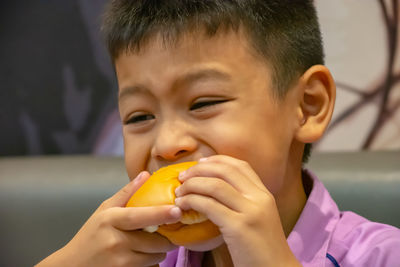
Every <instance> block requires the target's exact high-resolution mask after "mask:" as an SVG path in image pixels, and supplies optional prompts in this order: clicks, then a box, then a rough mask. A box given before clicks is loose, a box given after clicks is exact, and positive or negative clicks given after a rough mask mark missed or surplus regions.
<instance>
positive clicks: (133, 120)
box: [125, 114, 155, 124]
mask: <svg viewBox="0 0 400 267" xmlns="http://www.w3.org/2000/svg"><path fill="white" fill-rule="evenodd" d="M154 119H155V116H154V115H153V114H140V115H135V116H132V117H130V118H129V119H128V120H127V121H125V124H133V123H140V122H145V121H149V120H154Z"/></svg>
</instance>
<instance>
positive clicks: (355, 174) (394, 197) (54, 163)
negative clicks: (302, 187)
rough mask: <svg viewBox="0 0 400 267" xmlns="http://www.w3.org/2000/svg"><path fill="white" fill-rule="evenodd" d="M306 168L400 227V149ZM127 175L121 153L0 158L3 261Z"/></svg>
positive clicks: (43, 247)
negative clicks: (399, 206)
mask: <svg viewBox="0 0 400 267" xmlns="http://www.w3.org/2000/svg"><path fill="white" fill-rule="evenodd" d="M307 168H309V169H311V170H312V171H313V172H314V173H316V174H317V175H318V176H319V178H320V179H321V180H322V181H323V182H324V184H325V185H326V187H327V188H328V190H329V191H330V192H331V195H332V196H333V198H334V199H335V200H336V202H337V203H338V205H339V207H340V208H341V209H342V210H353V211H355V212H357V213H359V214H361V215H363V216H365V217H367V218H369V219H371V220H375V221H379V222H384V223H388V224H392V225H395V226H397V227H400V211H399V208H398V206H397V205H398V204H399V203H400V151H397V152H374V153H371V152H369V153H366V152H362V153H332V154H318V153H315V154H314V155H313V156H312V159H311V162H310V163H309V164H308V165H307ZM127 182H128V178H127V175H126V172H125V167H124V162H123V159H122V158H118V157H95V156H52V157H15V158H0V251H1V257H0V266H32V265H33V264H35V263H37V262H38V261H40V259H42V258H44V257H46V256H47V255H49V254H50V253H51V252H53V251H54V250H56V249H58V248H60V247H62V246H63V245H64V244H65V243H66V242H68V240H70V239H71V238H72V237H73V235H74V234H75V233H76V232H77V231H78V230H79V228H80V227H81V226H82V224H83V223H84V222H85V221H86V219H87V218H88V217H89V216H90V214H91V213H92V212H93V211H94V210H95V209H96V208H97V206H98V205H99V204H100V203H101V202H102V201H103V200H104V199H106V198H108V197H110V196H111V195H113V194H114V193H115V192H116V191H117V190H118V189H119V188H121V187H122V186H123V185H124V184H126V183H127Z"/></svg>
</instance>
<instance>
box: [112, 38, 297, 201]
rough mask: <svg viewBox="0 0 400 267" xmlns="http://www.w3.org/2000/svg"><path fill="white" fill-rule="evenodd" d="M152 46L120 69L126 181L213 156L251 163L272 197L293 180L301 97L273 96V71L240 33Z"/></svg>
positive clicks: (122, 60)
mask: <svg viewBox="0 0 400 267" xmlns="http://www.w3.org/2000/svg"><path fill="white" fill-rule="evenodd" d="M200 36H201V35H198V36H195V35H194V34H193V35H189V34H188V35H185V36H184V37H182V39H181V40H180V42H179V43H178V44H177V45H176V46H174V45H171V46H168V45H167V46H165V45H163V43H162V41H161V40H160V39H159V38H154V39H152V40H151V41H150V42H149V44H147V45H146V46H145V47H143V48H142V50H141V51H140V52H139V53H128V54H121V55H120V56H119V57H118V58H117V60H116V62H115V66H116V72H117V78H118V83H119V109H120V114H121V119H122V122H123V124H124V125H123V135H124V143H125V162H126V167H127V171H128V175H129V177H131V179H132V178H133V177H135V176H136V175H137V174H138V172H140V171H142V170H148V171H150V172H153V171H155V170H157V169H158V168H160V167H162V166H165V165H169V164H173V163H177V162H182V161H192V160H198V159H199V158H202V157H207V156H211V155H215V154H222V155H228V156H232V157H235V158H238V159H241V160H244V161H247V162H248V163H249V164H250V165H251V166H252V167H253V169H254V170H255V171H256V172H257V174H258V175H259V176H260V178H261V179H262V181H263V183H264V184H265V185H266V186H267V188H268V189H269V190H270V191H271V192H272V193H273V194H279V191H280V189H282V185H283V181H284V177H285V176H287V175H288V174H287V173H288V168H289V167H290V165H291V164H289V162H290V160H289V158H290V155H291V152H293V150H294V149H293V148H292V147H293V146H292V143H293V135H294V131H295V127H296V126H295V125H296V123H295V122H296V120H297V115H296V114H297V113H296V112H297V107H298V103H296V101H297V100H296V97H294V93H293V90H291V91H290V92H289V93H288V94H287V96H286V97H285V99H283V100H277V99H274V98H273V96H272V90H273V88H272V87H271V84H272V82H271V78H272V77H271V70H270V68H269V67H268V65H267V64H266V63H265V61H262V60H261V59H260V58H257V56H255V55H254V53H253V52H252V51H253V50H252V48H251V47H250V46H249V44H248V43H247V41H246V38H245V36H244V35H243V34H238V33H233V32H230V33H226V34H225V33H222V34H217V35H216V36H214V37H212V38H205V37H204V38H203V37H200Z"/></svg>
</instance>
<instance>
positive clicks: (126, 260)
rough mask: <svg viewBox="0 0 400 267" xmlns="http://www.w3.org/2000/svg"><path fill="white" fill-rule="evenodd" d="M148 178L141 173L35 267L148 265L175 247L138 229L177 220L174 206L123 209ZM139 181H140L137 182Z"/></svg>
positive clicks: (146, 174) (176, 211)
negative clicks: (64, 243)
mask: <svg viewBox="0 0 400 267" xmlns="http://www.w3.org/2000/svg"><path fill="white" fill-rule="evenodd" d="M149 176H150V175H149V174H148V173H147V172H143V173H141V174H140V175H139V176H138V178H136V179H134V180H133V181H132V182H130V183H129V184H127V185H126V186H125V187H124V188H122V189H121V190H120V191H119V192H117V193H116V194H115V195H114V196H112V197H111V198H109V199H108V200H106V201H104V202H103V203H102V204H101V205H100V207H99V208H98V209H97V210H96V211H95V212H94V213H93V215H92V216H91V217H90V218H89V219H88V221H87V222H86V223H85V224H84V225H83V227H82V228H81V229H80V230H79V232H78V233H77V234H76V235H75V237H74V238H73V239H72V240H71V241H70V242H69V243H68V244H67V245H66V246H65V247H63V248H62V249H60V250H59V251H57V252H55V253H54V254H52V255H50V256H49V257H48V258H46V259H45V260H43V261H42V262H41V263H39V265H38V266H151V265H154V264H157V263H159V262H161V261H162V260H163V259H164V258H165V255H166V252H168V251H170V250H173V249H175V248H176V246H175V245H173V244H172V243H170V242H169V241H168V240H167V239H166V238H165V237H163V236H161V235H159V234H157V233H147V232H144V231H142V230H140V229H142V228H144V227H146V226H150V225H159V224H164V223H174V222H177V221H179V219H180V217H181V214H182V213H181V211H180V209H179V208H177V207H174V206H159V207H143V208H125V205H126V203H127V202H128V200H129V198H130V196H131V195H132V194H133V193H134V192H136V190H137V189H138V188H139V187H140V186H141V185H142V184H143V183H144V181H145V180H146V179H147V178H148V177H149ZM140 178H141V179H140Z"/></svg>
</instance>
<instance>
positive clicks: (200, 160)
mask: <svg viewBox="0 0 400 267" xmlns="http://www.w3.org/2000/svg"><path fill="white" fill-rule="evenodd" d="M206 160H208V158H201V159H199V162H204V161H206Z"/></svg>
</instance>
